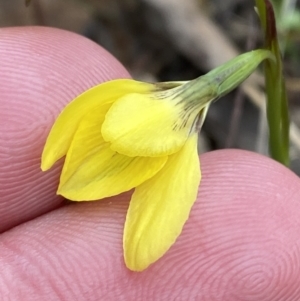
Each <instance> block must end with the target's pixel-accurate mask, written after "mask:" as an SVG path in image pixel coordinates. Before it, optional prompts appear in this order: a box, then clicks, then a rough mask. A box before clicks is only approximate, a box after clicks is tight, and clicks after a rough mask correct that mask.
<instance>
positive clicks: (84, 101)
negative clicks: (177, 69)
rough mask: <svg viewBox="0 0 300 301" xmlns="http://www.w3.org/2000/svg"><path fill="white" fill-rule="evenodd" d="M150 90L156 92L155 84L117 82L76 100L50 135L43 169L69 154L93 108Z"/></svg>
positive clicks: (101, 85) (44, 155)
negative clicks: (127, 94)
mask: <svg viewBox="0 0 300 301" xmlns="http://www.w3.org/2000/svg"><path fill="white" fill-rule="evenodd" d="M151 89H154V86H153V85H152V84H147V83H143V82H137V81H134V80H131V79H118V80H113V81H109V82H106V83H103V84H100V85H97V86H95V87H93V88H91V89H89V90H87V91H86V92H84V93H83V94H81V95H79V96H78V97H76V98H75V99H74V100H73V101H72V102H70V103H69V104H68V105H67V106H66V107H65V108H64V109H63V111H62V112H61V113H60V115H59V116H58V118H57V119H56V121H55V123H54V125H53V127H52V129H51V131H50V133H49V136H48V138H47V141H46V144H45V147H44V151H43V154H42V163H41V168H42V170H44V171H45V170H47V169H49V168H50V167H51V166H52V165H53V164H54V163H55V162H56V161H57V160H58V159H60V158H61V157H63V156H64V155H65V154H66V152H67V150H68V148H69V146H70V143H71V141H72V138H73V135H74V133H75V131H76V129H77V127H78V124H79V122H80V120H81V118H82V117H83V116H84V115H85V114H87V113H88V112H89V111H92V110H93V108H94V107H97V106H99V105H101V104H103V105H105V104H108V103H112V102H114V101H115V100H117V99H118V98H119V97H121V96H123V95H125V94H126V93H134V92H136V93H147V92H149V91H151Z"/></svg>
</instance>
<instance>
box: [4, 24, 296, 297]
mask: <svg viewBox="0 0 300 301" xmlns="http://www.w3.org/2000/svg"><path fill="white" fill-rule="evenodd" d="M0 57H1V64H0V230H1V232H2V234H1V235H0V266H1V273H0V296H1V298H2V299H1V300H3V301H6V300H14V301H19V300H20V301H21V300H22V301H27V300H28V301H31V300H41V301H43V300H47V301H54V300H55V301H56V300H64V301H74V300H85V301H86V300H89V301H98V300H210V301H214V300H225V301H226V300H228V301H229V300H230V301H235V300H247V301H249V300H250V301H251V300H253V301H257V300H260V301H265V300H270V301H271V300H272V301H278V300H282V301H287V300H300V285H299V284H300V235H299V233H300V181H299V179H298V177H297V176H296V175H294V174H293V173H292V172H291V171H289V170H288V169H286V168H285V167H283V166H281V165H280V164H278V163H276V162H274V161H273V160H271V159H268V158H266V157H263V156H260V155H257V154H255V153H251V152H246V151H241V150H221V151H216V152H210V153H206V154H204V155H203V156H201V165H202V173H203V180H202V182H201V186H200V188H199V195H198V199H197V201H196V203H195V205H194V207H193V209H192V212H191V215H190V218H189V220H188V222H187V223H186V225H185V227H184V230H183V232H182V234H181V236H180V237H179V239H178V240H177V242H176V244H175V245H174V246H172V247H171V249H170V250H169V252H168V253H167V254H166V255H165V256H164V257H163V258H162V259H160V260H159V261H158V262H156V263H155V264H153V265H152V266H151V267H150V268H149V269H147V270H146V271H144V272H142V273H134V272H130V271H129V270H128V269H127V268H126V267H125V265H124V263H123V257H122V229H123V223H124V218H125V214H126V209H127V207H128V200H129V196H128V194H127V195H126V194H125V195H122V196H117V197H114V198H112V199H107V200H103V201H99V202H90V203H72V204H70V205H66V204H65V203H64V202H63V199H62V198H61V197H59V196H56V194H55V192H56V187H57V184H58V179H59V173H60V168H61V164H62V161H60V162H59V163H57V164H56V165H55V167H54V168H52V169H51V170H50V171H48V172H46V173H43V172H41V171H40V167H39V166H40V155H41V152H42V148H43V145H44V142H45V139H46V136H47V134H48V132H49V130H50V127H51V125H52V123H53V121H54V119H55V117H56V116H57V115H58V114H59V112H60V111H61V109H62V108H63V107H64V106H65V105H66V104H67V103H68V102H69V101H70V100H72V98H73V97H75V96H77V95H78V94H79V93H81V92H83V91H84V90H86V89H87V88H89V87H91V86H93V85H95V84H98V83H100V82H103V81H106V80H109V79H113V78H125V77H129V74H128V72H127V71H126V70H125V69H124V67H122V66H121V64H120V63H118V62H117V61H116V60H115V59H114V58H113V57H112V56H111V55H109V54H108V53H107V52H106V51H104V50H103V49H102V48H101V47H100V46H98V45H96V44H94V43H93V42H91V41H89V40H87V39H85V38H83V37H80V36H78V35H75V34H72V33H68V32H65V31H60V30H56V29H45V28H44V29H42V28H11V29H9V28H8V29H1V30H0ZM15 226H17V227H15Z"/></svg>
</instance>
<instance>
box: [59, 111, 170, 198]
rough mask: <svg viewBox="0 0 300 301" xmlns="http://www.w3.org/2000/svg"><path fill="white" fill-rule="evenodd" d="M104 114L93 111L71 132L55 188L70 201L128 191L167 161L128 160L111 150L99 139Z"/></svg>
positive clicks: (154, 159)
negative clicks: (59, 177) (58, 182)
mask: <svg viewBox="0 0 300 301" xmlns="http://www.w3.org/2000/svg"><path fill="white" fill-rule="evenodd" d="M107 108H108V107H107ZM104 115H105V110H104V109H103V107H101V108H98V109H97V108H96V109H94V111H93V112H91V113H88V114H87V115H86V116H85V117H84V118H83V119H82V121H81V122H80V124H79V127H78V130H77V131H76V133H75V136H74V139H73V141H72V143H71V146H70V149H69V151H68V153H67V156H66V160H65V164H64V168H63V171H62V174H61V179H60V186H59V188H58V193H59V194H61V195H63V196H64V197H66V198H68V199H70V200H73V201H85V200H87V201H90V200H98V199H101V198H104V197H108V196H112V195H116V194H119V193H122V192H124V191H128V190H130V189H132V188H134V187H136V186H138V185H140V184H141V183H143V182H144V181H146V180H148V179H149V178H151V177H152V176H153V175H155V174H156V173H157V172H158V171H159V170H160V169H161V168H162V167H163V166H164V164H165V162H166V161H167V157H159V158H144V157H134V158H132V157H127V156H124V155H120V154H118V153H116V152H114V151H112V150H111V149H110V147H109V144H108V143H107V142H105V141H104V140H103V138H102V136H101V124H102V122H103V119H104Z"/></svg>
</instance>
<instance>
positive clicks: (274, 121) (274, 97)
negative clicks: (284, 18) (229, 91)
mask: <svg viewBox="0 0 300 301" xmlns="http://www.w3.org/2000/svg"><path fill="white" fill-rule="evenodd" d="M255 2H256V7H257V10H258V14H259V17H260V20H261V24H262V28H263V29H264V32H265V44H266V45H265V48H266V49H268V50H270V51H271V52H272V53H273V54H274V56H275V58H276V60H275V61H272V60H266V61H265V82H266V94H267V119H268V124H269V150H270V154H271V156H272V157H273V158H274V159H275V160H277V161H279V162H281V163H282V164H284V165H289V124H290V122H289V113H288V103H287V95H286V88H285V82H284V78H283V74H282V60H281V53H280V49H279V43H278V38H277V30H276V22H275V16H274V11H273V7H272V4H271V2H270V1H269V0H255Z"/></svg>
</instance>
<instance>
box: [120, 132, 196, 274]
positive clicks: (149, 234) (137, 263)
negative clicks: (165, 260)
mask: <svg viewBox="0 0 300 301" xmlns="http://www.w3.org/2000/svg"><path fill="white" fill-rule="evenodd" d="M200 177H201V176H200V168H199V159H198V154H197V135H196V134H194V135H193V136H192V137H191V138H189V139H188V141H187V143H186V144H185V145H184V147H183V148H182V149H181V150H180V151H179V152H178V153H176V154H174V155H172V156H170V157H169V159H168V161H167V163H166V164H165V166H164V168H163V169H162V170H161V171H160V172H158V173H157V174H156V175H155V176H154V177H153V178H151V179H150V180H148V181H146V182H145V183H143V184H141V185H140V186H138V187H137V188H136V190H135V192H134V194H133V196H132V199H131V202H130V205H129V210H128V212H127V217H126V222H125V229H124V240H123V245H124V257H125V263H126V265H127V267H128V268H129V269H131V270H133V271H142V270H144V269H145V268H147V267H148V266H149V265H150V264H151V263H153V262H155V261H156V260H158V259H159V258H160V257H161V256H162V255H164V253H165V252H166V251H167V250H168V249H169V248H170V246H171V245H172V244H173V243H174V242H175V240H176V238H177V237H178V235H179V234H180V232H181V230H182V227H183V225H184V223H185V221H186V220H187V219H188V216H189V213H190V209H191V207H192V205H193V203H194V201H195V200H196V197H197V191H198V185H199V182H200Z"/></svg>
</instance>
